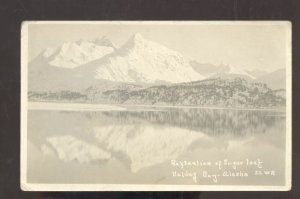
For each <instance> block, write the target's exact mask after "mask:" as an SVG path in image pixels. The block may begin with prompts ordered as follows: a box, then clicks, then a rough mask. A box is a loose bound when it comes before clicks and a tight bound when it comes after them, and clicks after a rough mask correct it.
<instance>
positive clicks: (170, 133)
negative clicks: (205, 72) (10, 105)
mask: <svg viewBox="0 0 300 199" xmlns="http://www.w3.org/2000/svg"><path fill="white" fill-rule="evenodd" d="M130 109H133V108H129V110H128V111H97V112H87V111H84V112H80V111H51V110H47V111H45V110H44V111H43V110H29V112H28V182H32V183H35V182H38V183H116V184H118V183H128V184H129V183H151V184H238V185H240V184H245V185H251V184H256V185H258V184H262V185H282V184H284V170H285V165H284V162H285V161H284V160H285V119H286V118H285V113H284V112H278V111H253V110H251V111H250V110H227V109H200V108H199V109H198V108H192V109H185V108H145V107H144V108H143V107H140V108H138V109H136V108H135V109H134V110H130ZM247 159H248V160H250V161H251V160H253V161H255V160H258V159H259V160H261V161H262V162H263V163H262V166H263V168H262V169H258V168H256V167H255V166H250V167H245V166H241V167H239V168H238V169H234V168H232V167H229V166H228V168H226V169H225V171H227V173H231V172H233V173H234V172H238V171H240V172H242V173H245V172H247V173H248V174H249V176H248V177H232V176H229V177H219V178H218V180H217V182H215V181H213V180H212V179H211V178H207V177H206V178H205V177H203V171H207V172H208V174H209V173H211V174H215V173H218V172H219V173H220V172H221V171H220V170H218V169H217V168H215V167H205V166H204V167H203V166H199V165H198V166H191V167H184V168H180V167H176V166H174V165H172V164H171V161H172V160H173V161H174V160H175V161H177V162H179V161H184V160H185V161H190V162H192V161H193V162H194V163H195V161H197V160H198V163H199V162H211V163H212V164H213V163H215V162H218V161H219V160H221V161H224V160H228V161H244V162H246V160H247ZM256 170H260V171H263V172H264V171H270V170H272V171H274V172H275V175H273V176H269V175H263V176H254V175H253V174H254V172H255V171H256ZM174 172H178V173H180V174H182V172H190V173H191V174H194V173H196V175H197V180H196V181H195V180H194V179H193V178H192V177H179V176H177V175H176V176H173V175H175V174H174ZM220 174H221V175H223V170H222V172H221V173H220Z"/></svg>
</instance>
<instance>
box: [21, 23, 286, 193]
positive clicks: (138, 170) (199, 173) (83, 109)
mask: <svg viewBox="0 0 300 199" xmlns="http://www.w3.org/2000/svg"><path fill="white" fill-rule="evenodd" d="M291 28H292V27H291V23H290V22H287V21H218V22H217V21H215V22H214V21H210V22H208V21H126V22H125V21H98V22H95V21H93V22H89V21H28V22H24V23H23V24H22V30H21V48H22V49H21V50H22V51H21V56H22V57H21V132H20V133H21V182H20V183H21V189H22V190H24V191H202V190H215V191H224V190H232V191H235V190H236V191H240V190H252V191H254V190H255V191H262V190H273V191H287V190H290V189H291V139H292V132H291V75H292V74H291V67H292V66H291V49H292V46H291Z"/></svg>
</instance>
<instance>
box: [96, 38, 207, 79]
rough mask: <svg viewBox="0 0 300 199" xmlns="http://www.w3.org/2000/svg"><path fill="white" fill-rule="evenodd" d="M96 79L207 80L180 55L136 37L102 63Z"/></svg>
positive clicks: (97, 70)
mask: <svg viewBox="0 0 300 199" xmlns="http://www.w3.org/2000/svg"><path fill="white" fill-rule="evenodd" d="M94 78H96V79H105V80H110V81H116V82H143V83H155V82H170V83H178V82H189V81H196V80H201V79H203V78H204V76H202V75H201V74H199V73H197V72H196V71H195V70H194V69H193V68H192V67H191V66H190V64H189V60H187V59H185V58H184V57H183V56H182V55H181V54H180V53H178V52H176V51H173V50H171V49H168V48H166V47H164V46H162V45H160V44H157V43H155V42H152V41H148V40H146V39H144V38H143V37H142V36H141V35H140V34H138V33H137V34H135V35H133V36H132V37H131V38H130V39H129V40H128V41H127V42H126V43H125V44H124V45H123V46H122V47H121V48H120V49H118V50H117V51H115V52H114V53H113V54H111V56H109V58H108V59H107V60H106V61H105V62H104V63H101V64H99V67H98V68H97V69H96V74H95V77H94Z"/></svg>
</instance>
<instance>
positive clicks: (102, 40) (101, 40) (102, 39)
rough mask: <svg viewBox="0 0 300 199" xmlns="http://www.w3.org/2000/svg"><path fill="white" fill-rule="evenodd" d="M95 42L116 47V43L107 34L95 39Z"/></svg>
mask: <svg viewBox="0 0 300 199" xmlns="http://www.w3.org/2000/svg"><path fill="white" fill-rule="evenodd" d="M94 43H95V44H96V45H99V46H107V47H112V48H114V49H116V46H115V45H114V43H113V42H112V41H111V40H110V39H109V38H108V37H107V36H103V37H98V38H96V39H95V40H94Z"/></svg>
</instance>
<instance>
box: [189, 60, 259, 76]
mask: <svg viewBox="0 0 300 199" xmlns="http://www.w3.org/2000/svg"><path fill="white" fill-rule="evenodd" d="M190 64H191V65H192V67H193V68H194V70H195V71H197V72H198V73H200V74H202V75H204V76H205V77H206V78H215V77H225V78H226V77H229V78H230V77H242V78H246V79H249V80H254V79H256V77H255V76H253V75H251V74H250V73H248V72H246V71H244V70H241V69H238V68H236V67H234V66H232V65H229V64H227V65H224V64H220V65H213V64H201V63H198V62H197V61H191V62H190Z"/></svg>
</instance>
